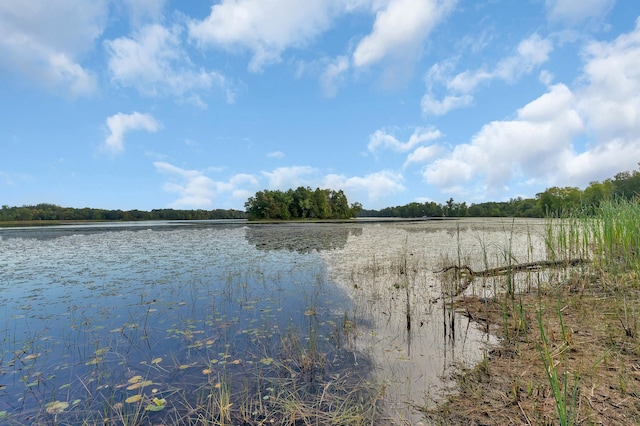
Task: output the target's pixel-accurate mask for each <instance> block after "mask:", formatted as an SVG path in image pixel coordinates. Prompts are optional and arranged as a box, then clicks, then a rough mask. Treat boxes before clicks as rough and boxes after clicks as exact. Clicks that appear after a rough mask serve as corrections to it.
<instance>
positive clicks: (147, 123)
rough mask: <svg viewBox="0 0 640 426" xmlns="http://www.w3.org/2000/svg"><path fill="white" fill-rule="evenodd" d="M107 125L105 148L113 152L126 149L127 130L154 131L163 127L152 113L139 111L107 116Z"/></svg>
mask: <svg viewBox="0 0 640 426" xmlns="http://www.w3.org/2000/svg"><path fill="white" fill-rule="evenodd" d="M107 127H108V128H109V134H108V135H107V137H106V139H105V141H104V146H103V148H104V150H105V151H108V152H111V153H119V152H122V151H123V150H124V135H125V134H126V133H127V132H130V131H132V130H146V131H147V132H151V133H153V132H156V131H158V130H159V129H160V128H162V124H160V122H158V121H157V120H156V119H155V118H153V116H151V115H150V114H141V113H139V112H133V113H131V114H123V113H121V112H119V113H117V114H115V115H112V116H111V117H108V118H107Z"/></svg>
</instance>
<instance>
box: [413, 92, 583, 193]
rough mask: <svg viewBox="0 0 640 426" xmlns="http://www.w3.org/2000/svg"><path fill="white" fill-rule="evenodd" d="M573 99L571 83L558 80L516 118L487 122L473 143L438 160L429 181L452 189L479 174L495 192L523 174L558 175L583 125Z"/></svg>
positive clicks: (486, 187) (428, 172) (483, 185)
mask: <svg viewBox="0 0 640 426" xmlns="http://www.w3.org/2000/svg"><path fill="white" fill-rule="evenodd" d="M574 101H575V100H574V96H573V94H572V93H571V91H570V90H569V89H568V88H567V87H566V86H564V85H561V84H558V85H555V86H553V87H552V88H551V90H550V91H549V92H548V93H546V94H544V95H543V96H541V97H539V98H538V99H536V100H534V101H533V102H531V103H529V104H527V105H526V106H524V107H523V108H522V109H520V110H519V111H518V114H517V118H516V119H515V120H512V121H494V122H491V123H489V124H487V125H485V126H483V128H482V129H481V130H480V131H479V132H478V133H477V134H476V135H475V136H474V137H473V138H472V140H471V142H470V143H468V144H462V145H458V146H456V147H455V148H454V150H453V152H451V153H450V154H449V155H447V156H445V157H444V158H441V159H438V160H436V161H434V162H433V163H432V164H431V165H430V166H428V167H427V168H426V169H425V171H424V177H425V179H426V181H427V182H428V183H430V184H433V185H436V186H439V187H442V188H446V189H450V188H453V187H456V186H460V185H461V184H462V183H463V182H465V183H468V182H470V181H471V180H472V179H476V180H477V181H481V185H480V187H481V188H482V190H483V191H489V192H490V193H494V194H496V193H500V192H501V191H503V190H504V188H505V187H506V186H507V184H508V183H509V182H510V181H511V180H512V178H513V177H514V176H516V175H519V174H525V175H529V176H547V177H549V178H550V179H553V178H554V177H556V176H557V175H558V172H559V171H560V170H561V169H562V167H563V166H564V164H565V161H566V160H567V159H568V158H570V156H571V153H572V145H571V143H572V139H573V137H574V136H576V135H578V134H579V133H581V132H582V131H583V129H584V124H583V122H582V120H581V118H580V116H579V115H578V113H577V111H576V110H575V105H574ZM477 178H480V179H477Z"/></svg>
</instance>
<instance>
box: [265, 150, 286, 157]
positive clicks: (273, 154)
mask: <svg viewBox="0 0 640 426" xmlns="http://www.w3.org/2000/svg"><path fill="white" fill-rule="evenodd" d="M267 157H268V158H284V152H282V151H272V152H269V153H267Z"/></svg>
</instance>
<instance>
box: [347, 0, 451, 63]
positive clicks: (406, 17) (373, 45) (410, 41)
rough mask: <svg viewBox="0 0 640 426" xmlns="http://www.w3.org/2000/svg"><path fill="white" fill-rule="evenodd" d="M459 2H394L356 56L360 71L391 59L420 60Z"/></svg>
mask: <svg viewBox="0 0 640 426" xmlns="http://www.w3.org/2000/svg"><path fill="white" fill-rule="evenodd" d="M455 3H456V1H455V0H390V1H389V2H388V3H387V5H386V7H385V8H384V9H382V10H379V11H378V12H377V14H376V20H375V22H374V24H373V30H372V31H371V33H370V34H369V35H367V36H366V37H364V38H363V39H362V40H361V41H360V43H359V44H358V46H357V47H356V49H355V51H354V52H353V63H354V65H355V66H356V67H366V66H369V65H372V64H374V63H376V62H379V61H380V60H382V59H384V58H385V57H387V56H394V57H397V56H398V55H401V56H403V57H406V56H407V55H412V56H416V55H418V56H419V54H420V48H421V47H422V44H423V42H424V40H425V39H426V38H427V36H428V35H429V34H430V33H431V31H432V30H433V28H434V27H435V26H436V25H437V24H438V23H439V22H440V21H441V20H442V19H443V18H444V17H445V16H447V14H448V13H449V12H450V11H451V10H452V9H453V6H454V5H455Z"/></svg>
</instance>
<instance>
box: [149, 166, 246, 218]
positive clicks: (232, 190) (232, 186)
mask: <svg viewBox="0 0 640 426" xmlns="http://www.w3.org/2000/svg"><path fill="white" fill-rule="evenodd" d="M153 165H154V166H155V167H156V170H157V171H158V172H160V173H163V174H166V175H169V176H170V178H171V179H172V180H170V181H169V182H166V183H165V184H164V185H163V187H162V188H163V189H164V190H165V191H166V192H170V193H176V194H178V199H176V200H175V201H173V202H172V203H171V204H169V207H172V208H179V209H193V208H211V207H212V206H213V203H214V201H215V200H216V198H217V197H219V196H220V195H221V194H223V193H228V194H231V198H232V199H233V200H234V202H235V203H238V202H243V201H245V200H246V199H247V198H248V197H249V196H250V195H251V194H252V192H251V191H250V190H249V189H247V188H242V186H249V187H251V188H252V187H255V186H256V185H257V184H258V180H257V179H256V178H255V177H254V176H253V175H248V174H237V175H234V176H232V177H231V178H230V179H229V181H227V182H220V181H214V180H213V179H211V178H210V177H208V176H206V175H205V174H204V173H203V172H202V171H200V170H187V169H182V168H180V167H177V166H174V165H172V164H169V163H166V162H163V161H157V162H155V163H153Z"/></svg>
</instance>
